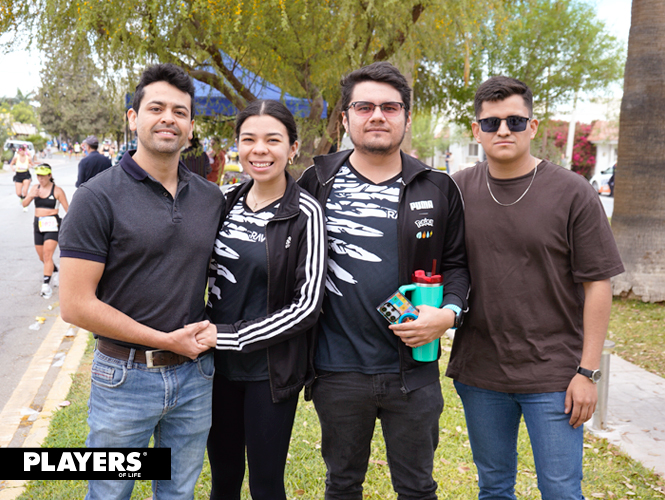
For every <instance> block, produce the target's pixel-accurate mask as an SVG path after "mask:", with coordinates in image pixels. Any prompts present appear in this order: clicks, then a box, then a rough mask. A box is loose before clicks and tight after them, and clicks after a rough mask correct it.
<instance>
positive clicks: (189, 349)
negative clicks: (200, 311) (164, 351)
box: [168, 320, 210, 359]
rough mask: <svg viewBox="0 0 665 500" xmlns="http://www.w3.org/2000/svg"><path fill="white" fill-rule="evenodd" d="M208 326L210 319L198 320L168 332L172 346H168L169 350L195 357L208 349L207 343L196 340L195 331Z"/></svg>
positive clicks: (197, 331)
mask: <svg viewBox="0 0 665 500" xmlns="http://www.w3.org/2000/svg"><path fill="white" fill-rule="evenodd" d="M208 326H210V321H208V320H206V321H199V322H198V323H191V324H189V325H186V326H184V327H183V328H179V329H177V330H174V331H172V332H170V333H169V334H168V338H169V343H170V344H172V347H170V348H169V351H173V352H175V353H177V354H182V355H183V356H187V357H188V358H191V359H196V358H197V357H198V355H199V354H201V353H202V352H205V351H207V350H208V349H209V347H208V346H207V345H204V344H201V343H199V342H198V341H197V340H196V335H197V333H199V332H200V331H201V330H205V329H206V328H207V327H208Z"/></svg>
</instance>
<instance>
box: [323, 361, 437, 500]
mask: <svg viewBox="0 0 665 500" xmlns="http://www.w3.org/2000/svg"><path fill="white" fill-rule="evenodd" d="M401 387H402V384H401V382H400V376H399V375H398V374H392V373H389V374H379V375H364V374H362V373H352V372H348V373H344V372H340V373H330V372H328V373H324V374H322V375H321V376H319V377H318V378H317V379H316V382H315V383H314V386H313V388H312V400H313V401H314V407H315V408H316V412H317V413H318V415H319V421H320V422H321V454H322V455H323V460H324V461H325V463H326V467H327V468H328V473H327V475H326V495H325V498H326V499H344V500H361V499H362V498H363V493H362V492H363V486H362V484H363V481H364V480H365V473H366V472H367V464H368V461H369V456H370V445H371V441H372V435H373V434H374V425H375V422H376V419H377V417H378V418H380V419H381V428H382V429H383V438H384V440H385V442H386V455H387V459H388V466H389V467H390V474H391V477H392V483H393V488H394V489H395V491H396V492H397V498H398V499H399V500H410V499H416V498H417V499H436V498H437V497H436V487H437V485H436V482H435V481H434V479H433V478H432V469H433V465H434V451H435V450H436V447H437V445H438V443H439V417H440V416H441V412H442V410H443V396H442V395H441V385H440V383H439V381H437V382H435V383H433V384H430V385H427V386H425V387H421V388H420V389H417V390H415V391H411V392H409V393H407V394H404V393H403V392H402V390H401Z"/></svg>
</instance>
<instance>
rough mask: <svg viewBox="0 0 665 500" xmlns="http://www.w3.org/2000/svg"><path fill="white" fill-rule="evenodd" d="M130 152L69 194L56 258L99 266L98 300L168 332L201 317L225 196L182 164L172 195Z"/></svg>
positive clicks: (147, 324) (145, 323)
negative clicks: (71, 259) (69, 198)
mask: <svg viewBox="0 0 665 500" xmlns="http://www.w3.org/2000/svg"><path fill="white" fill-rule="evenodd" d="M132 153H133V151H132V152H131V153H126V154H125V155H124V156H123V158H122V160H121V161H120V163H119V164H118V165H115V166H113V167H111V168H109V169H107V170H105V171H104V172H102V173H100V174H98V175H96V176H95V177H94V178H93V179H91V180H90V181H89V182H87V183H85V184H84V185H82V186H81V187H80V188H79V189H78V190H77V191H76V193H75V194H74V197H73V199H72V203H71V205H70V207H69V211H68V213H67V216H66V217H65V218H64V219H63V222H62V228H61V230H60V236H59V243H60V248H61V250H60V255H61V257H71V258H78V259H86V260H92V261H95V262H101V263H103V264H104V273H103V274H102V277H101V279H100V281H99V285H98V287H97V297H98V298H99V299H100V300H101V301H102V302H105V303H107V304H109V305H111V306H113V307H114V308H116V309H118V310H120V311H122V312H123V313H125V314H127V315H128V316H129V317H131V318H132V319H134V320H136V321H138V322H139V323H141V324H144V325H146V326H149V327H151V328H155V329H157V330H160V331H164V332H170V331H173V330H175V329H178V328H181V327H183V326H184V325H186V324H188V323H192V322H195V321H201V320H203V319H204V318H205V304H204V293H205V287H206V281H207V271H208V262H209V259H210V255H211V253H212V248H213V244H214V241H215V236H216V233H217V229H218V227H219V221H220V217H221V213H222V208H223V203H224V197H223V195H222V193H221V191H220V190H219V187H218V186H216V185H215V184H213V183H211V182H208V181H207V180H205V179H204V178H202V177H200V176H197V175H194V174H192V172H190V171H189V170H188V169H187V167H185V166H184V165H183V164H182V162H181V163H180V165H179V167H178V188H177V191H176V195H175V198H173V197H172V196H171V194H170V193H169V192H168V191H167V190H166V189H165V188H164V186H162V184H161V183H160V182H158V181H157V180H155V179H154V178H153V177H151V176H150V175H149V174H148V173H147V172H146V171H145V170H143V169H142V168H141V167H140V166H139V165H138V164H137V163H136V162H135V161H134V160H133V159H132V156H131V154H132ZM93 333H94V332H93ZM115 342H117V343H119V344H122V345H127V346H132V347H139V348H146V347H154V346H139V345H132V344H126V343H123V342H119V341H115Z"/></svg>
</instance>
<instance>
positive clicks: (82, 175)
mask: <svg viewBox="0 0 665 500" xmlns="http://www.w3.org/2000/svg"><path fill="white" fill-rule="evenodd" d="M98 147H99V141H98V140H97V137H95V136H94V135H89V136H88V137H86V139H85V141H83V149H84V150H87V151H88V156H86V157H85V158H83V159H82V160H81V161H80V162H79V175H78V178H77V179H76V187H79V186H80V185H81V184H83V183H84V182H86V181H89V180H90V179H92V178H93V177H94V176H95V175H97V174H98V173H99V172H102V171H104V170H106V169H107V168H109V167H110V166H111V160H110V159H109V158H107V157H106V156H104V155H101V154H99V152H98V151H97V148H98Z"/></svg>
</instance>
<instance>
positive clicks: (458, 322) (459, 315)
mask: <svg viewBox="0 0 665 500" xmlns="http://www.w3.org/2000/svg"><path fill="white" fill-rule="evenodd" d="M443 309H450V310H451V311H452V312H454V313H455V324H454V325H453V329H457V328H459V327H460V326H462V322H463V321H464V311H462V309H461V308H460V307H459V306H456V305H455V304H446V305H445V306H443Z"/></svg>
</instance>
